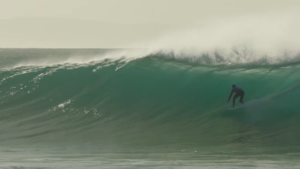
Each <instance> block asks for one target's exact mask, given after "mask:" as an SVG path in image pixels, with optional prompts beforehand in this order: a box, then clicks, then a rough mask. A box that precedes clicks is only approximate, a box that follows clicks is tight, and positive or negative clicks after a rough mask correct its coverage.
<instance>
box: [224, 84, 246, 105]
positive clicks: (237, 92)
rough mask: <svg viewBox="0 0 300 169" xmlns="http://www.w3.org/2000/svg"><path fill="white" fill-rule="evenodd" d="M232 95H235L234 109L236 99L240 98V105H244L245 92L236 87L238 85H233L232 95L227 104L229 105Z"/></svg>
mask: <svg viewBox="0 0 300 169" xmlns="http://www.w3.org/2000/svg"><path fill="white" fill-rule="evenodd" d="M232 93H235V95H234V96H233V100H232V103H233V107H234V102H235V99H236V98H237V97H240V103H244V102H243V98H244V90H243V89H241V88H239V87H236V85H232V90H231V93H230V95H229V98H228V101H227V104H228V103H229V100H230V98H231V95H232Z"/></svg>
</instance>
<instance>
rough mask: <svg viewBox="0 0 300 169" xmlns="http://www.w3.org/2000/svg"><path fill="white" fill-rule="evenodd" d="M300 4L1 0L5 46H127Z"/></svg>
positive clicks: (276, 0)
mask: <svg viewBox="0 0 300 169" xmlns="http://www.w3.org/2000/svg"><path fill="white" fill-rule="evenodd" d="M299 10H300V0H0V38H1V42H0V47H62V48H63V47H100V48H101V47H103V48H107V47H124V46H126V44H129V43H133V42H135V43H136V42H138V41H143V40H147V39H149V38H152V37H155V36H160V35H162V34H164V33H166V32H168V31H169V30H171V29H176V28H180V27H188V26H189V25H193V24H201V23H203V22H204V21H207V20H210V19H218V18H223V17H236V16H244V15H249V14H258V15H260V14H262V15H263V14H268V13H270V14H272V13H279V12H286V11H299ZM62 19H64V20H62ZM66 19H67V20H66ZM134 25H139V26H134ZM75 27H76V28H75ZM79 27H80V28H79ZM91 27H93V28H91Z"/></svg>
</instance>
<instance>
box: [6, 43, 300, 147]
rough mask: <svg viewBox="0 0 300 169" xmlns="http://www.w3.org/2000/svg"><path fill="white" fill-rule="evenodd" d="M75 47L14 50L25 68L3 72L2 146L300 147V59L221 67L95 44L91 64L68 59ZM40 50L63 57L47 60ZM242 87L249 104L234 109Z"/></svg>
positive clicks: (246, 102) (18, 61)
mask: <svg viewBox="0 0 300 169" xmlns="http://www.w3.org/2000/svg"><path fill="white" fill-rule="evenodd" d="M20 51H21V52H20ZM70 51H72V52H73V53H76V52H78V50H77V51H76V50H71V49H70V50H62V49H61V50H55V49H47V50H46V49H39V50H38V49H31V51H30V52H28V49H27V50H23V49H15V50H12V49H9V50H4V53H9V54H10V55H13V56H15V60H13V61H11V62H10V63H11V65H19V66H10V68H5V69H2V70H1V71H0V79H1V82H0V123H1V128H0V132H1V133H2V134H1V135H0V141H1V142H2V143H7V144H8V143H12V142H18V143H24V144H25V143H31V144H32V143H36V144H37V143H49V144H50V143H51V144H71V143H74V144H75V143H82V144H92V145H97V146H104V147H105V146H109V145H199V146H208V145H227V146H235V147H236V146H240V145H245V146H247V145H255V146H287V147H289V146H299V142H297V140H299V132H300V126H299V123H298V121H299V119H300V117H299V113H298V112H299V111H298V110H299V108H300V107H299V104H298V101H297V100H298V99H297V98H298V96H299V94H300V90H299V73H298V69H299V63H298V61H291V62H289V63H285V62H282V63H280V64H279V65H276V64H275V65H274V64H271V66H270V64H267V65H263V64H250V63H249V64H235V65H233V66H232V65H228V64H225V66H220V65H215V64H208V63H209V62H206V63H205V64H204V62H199V61H198V62H191V61H190V60H188V61H185V60H180V59H179V60H178V59H177V58H174V56H172V55H167V54H164V55H162V54H161V53H156V54H152V55H146V57H140V58H136V57H133V58H134V59H132V60H128V59H127V58H122V57H120V58H118V59H109V58H106V57H100V56H101V54H99V53H98V54H95V51H93V50H87V51H89V52H90V53H91V54H89V55H87V54H86V53H85V54H86V56H87V57H88V58H93V59H91V60H89V62H88V61H82V62H81V61H80V60H77V61H76V62H73V63H72V62H70V63H67V62H68V61H66V60H67V59H65V60H64V59H62V58H69V59H70V58H72V56H74V55H73V54H72V55H70ZM87 51H84V50H83V51H82V50H81V52H87ZM91 51H92V52H91ZM100 51H101V52H103V50H100ZM1 52H2V56H3V51H1ZM41 52H42V54H41ZM98 52H99V50H98ZM114 52H116V51H114ZM119 52H120V51H117V53H119ZM134 52H136V51H134ZM16 53H22V54H27V57H17V56H16ZM66 53H67V54H66ZM96 53H97V52H96ZM137 53H139V51H138V52H137ZM34 54H35V55H36V56H45V55H46V54H47V55H48V56H50V57H52V59H53V60H55V59H57V60H60V61H61V60H63V62H60V61H56V62H53V63H51V64H41V65H38V63H40V62H41V60H43V57H40V60H38V59H36V57H34ZM53 55H55V56H53ZM80 55H81V56H83V54H82V53H81V54H80ZM80 55H79V54H78V56H80ZM120 56H122V55H120ZM7 58H8V57H2V59H3V60H6V61H7ZM78 58H82V57H78ZM95 58H97V59H95ZM18 59H19V60H18ZM22 59H23V60H22ZM73 59H74V58H73ZM24 60H25V61H24ZM28 60H29V61H28ZM34 60H36V62H35V63H36V64H35V65H34V64H23V63H30V62H31V63H33V62H32V61H34ZM45 60H47V57H46V59H45ZM6 63H8V62H6ZM195 63H196V64H195ZM22 64H23V65H22ZM232 84H236V85H237V86H240V87H242V88H243V89H244V90H245V105H243V106H242V107H241V108H239V109H234V110H228V108H230V107H231V104H226V102H227V97H228V95H229V93H230V87H231V85H232ZM238 106H240V105H238Z"/></svg>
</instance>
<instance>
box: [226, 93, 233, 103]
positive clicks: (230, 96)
mask: <svg viewBox="0 0 300 169" xmlns="http://www.w3.org/2000/svg"><path fill="white" fill-rule="evenodd" d="M232 93H233V91H231V93H230V95H229V98H228V100H227V103H228V102H229V100H230V98H231V95H232Z"/></svg>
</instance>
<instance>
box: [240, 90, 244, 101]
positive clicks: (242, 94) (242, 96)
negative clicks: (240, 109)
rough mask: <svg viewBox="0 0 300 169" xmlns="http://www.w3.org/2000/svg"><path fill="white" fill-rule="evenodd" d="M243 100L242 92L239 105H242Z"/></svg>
mask: <svg viewBox="0 0 300 169" xmlns="http://www.w3.org/2000/svg"><path fill="white" fill-rule="evenodd" d="M243 99H244V92H243V93H241V97H240V103H244V102H243Z"/></svg>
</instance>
